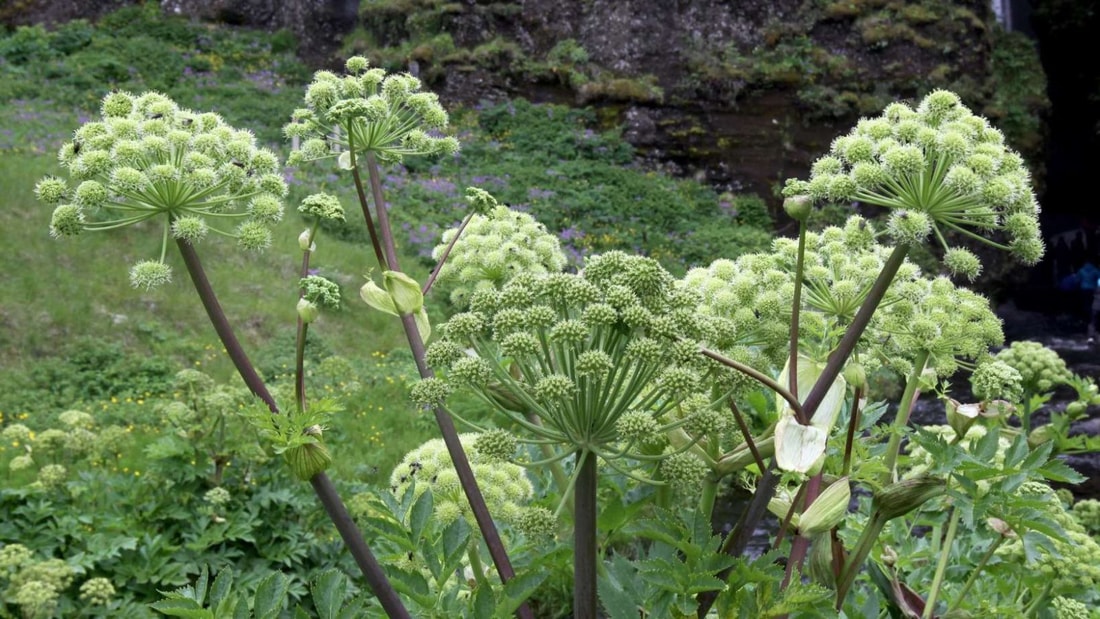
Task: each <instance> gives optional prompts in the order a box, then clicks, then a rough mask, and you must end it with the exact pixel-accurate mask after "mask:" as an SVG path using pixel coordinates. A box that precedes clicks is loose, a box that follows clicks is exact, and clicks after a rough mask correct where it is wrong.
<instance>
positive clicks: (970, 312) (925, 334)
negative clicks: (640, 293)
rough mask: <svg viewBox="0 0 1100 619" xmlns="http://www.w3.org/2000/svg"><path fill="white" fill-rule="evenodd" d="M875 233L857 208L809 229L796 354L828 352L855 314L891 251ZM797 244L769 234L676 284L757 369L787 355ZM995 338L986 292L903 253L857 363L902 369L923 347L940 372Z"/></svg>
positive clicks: (998, 337)
mask: <svg viewBox="0 0 1100 619" xmlns="http://www.w3.org/2000/svg"><path fill="white" fill-rule="evenodd" d="M877 234H878V233H877V232H876V230H875V229H874V227H873V226H872V225H871V224H870V223H869V222H867V221H865V220H863V219H862V218H861V217H851V218H849V220H848V222H847V223H846V224H845V226H844V227H843V228H840V227H829V228H826V229H824V230H822V231H821V232H820V233H812V232H811V233H807V235H806V253H805V265H804V270H803V278H802V283H803V295H802V307H801V309H800V311H799V317H800V320H799V345H800V347H801V352H802V354H804V355H806V356H808V357H809V358H811V359H816V360H819V361H823V360H824V359H826V358H827V356H828V354H829V353H830V352H831V351H832V350H833V348H834V347H835V346H836V344H837V341H838V340H839V337H840V335H841V334H842V332H843V329H844V327H845V326H846V325H847V324H848V323H849V322H851V319H852V317H853V316H855V313H856V311H857V310H858V309H859V306H860V305H861V304H862V303H863V299H864V298H865V297H866V296H867V292H868V291H869V290H870V288H871V285H872V284H873V282H874V280H875V278H876V276H877V275H878V273H879V271H881V270H882V266H883V264H884V263H885V261H886V259H887V257H888V255H889V254H890V252H891V251H892V248H890V247H886V246H883V245H879V244H878V243H876V242H875V237H876V236H877ZM797 251H798V245H797V241H795V240H793V239H786V238H780V239H776V240H775V242H774V243H773V247H772V252H771V253H767V254H746V255H744V256H741V257H740V258H738V259H737V260H735V261H732V260H717V261H715V262H713V263H711V265H710V266H709V267H706V268H697V269H692V270H691V271H689V272H688V273H687V275H686V276H685V277H684V279H683V280H682V282H681V284H680V285H681V286H682V287H684V288H686V289H689V290H692V291H695V292H698V293H699V294H700V295H701V296H702V297H703V303H702V304H701V306H700V312H701V313H704V314H707V315H713V316H720V317H723V318H726V319H729V320H730V321H731V322H732V324H733V327H734V333H733V337H732V342H733V345H732V348H731V350H732V351H733V353H731V355H732V356H735V357H740V359H739V360H743V359H744V358H746V357H748V354H746V353H745V351H746V350H748V351H755V353H756V354H757V355H758V359H759V360H760V361H763V362H764V364H763V365H759V366H757V367H761V368H764V369H768V368H770V369H774V368H778V367H781V366H782V365H783V363H785V361H786V358H787V356H788V354H789V350H788V346H789V339H788V338H789V335H790V332H789V329H790V319H791V309H790V308H791V305H792V303H793V300H794V276H795V275H794V274H795V261H796V259H797ZM1003 341H1004V335H1003V333H1002V330H1001V322H1000V320H999V319H998V318H997V316H996V315H995V314H994V313H993V311H992V310H991V309H990V307H989V302H988V301H987V300H986V299H985V298H984V297H982V296H981V295H978V294H976V293H974V292H971V291H969V290H966V289H964V288H959V287H957V286H955V285H954V284H953V283H952V282H951V281H950V280H949V279H947V278H945V277H939V278H935V279H929V278H926V277H923V276H922V275H921V272H920V269H918V268H917V267H916V266H915V265H913V264H911V263H909V262H906V263H904V264H902V266H901V268H899V270H898V273H897V275H896V276H895V278H894V280H893V281H892V283H891V284H890V288H889V289H888V290H887V293H886V296H885V298H884V299H883V302H882V304H881V306H880V308H879V311H878V312H876V313H875V316H874V318H873V319H872V322H871V325H870V327H869V328H868V330H867V333H866V334H865V336H864V338H863V339H862V340H861V342H860V344H859V347H858V348H857V352H859V353H860V359H861V360H862V361H863V365H864V370H865V371H874V369H875V368H876V367H878V365H879V364H880V363H881V364H888V365H889V366H890V367H892V368H893V369H895V370H896V371H898V372H900V373H902V374H908V372H909V370H910V369H911V365H912V361H913V359H914V357H915V355H916V354H917V353H918V352H920V351H925V352H928V353H929V355H930V358H929V362H928V363H929V365H930V366H931V367H933V368H934V369H935V370H936V373H937V374H938V375H940V376H948V375H950V374H952V373H953V372H954V371H955V370H956V369H957V368H958V363H959V360H960V359H969V360H977V359H980V358H981V357H982V356H984V355H986V354H988V349H989V347H990V346H994V345H998V344H1000V343H1001V342H1003ZM727 345H728V344H727ZM719 347H723V345H720V346H719ZM738 350H740V351H741V352H740V353H738V352H737V351H738ZM750 365H755V364H754V363H751V362H750Z"/></svg>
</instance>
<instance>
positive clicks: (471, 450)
mask: <svg viewBox="0 0 1100 619" xmlns="http://www.w3.org/2000/svg"><path fill="white" fill-rule="evenodd" d="M459 440H460V441H461V443H462V447H463V449H465V451H466V455H467V457H468V458H469V460H470V466H471V468H472V469H473V471H474V476H475V477H476V478H477V480H478V485H479V486H480V487H481V491H482V493H483V495H484V497H485V503H486V505H487V506H488V508H489V512H490V513H492V514H493V516H494V517H495V518H498V519H500V521H501V522H504V523H507V524H510V525H517V526H518V525H519V524H520V523H521V522H523V521H524V520H525V518H526V516H525V514H526V512H527V511H529V510H530V509H532V508H529V507H528V506H527V504H528V503H529V502H530V501H531V497H532V495H533V493H534V489H533V487H532V485H531V481H530V480H529V479H528V478H527V474H526V472H525V471H524V469H523V467H521V466H519V465H518V464H513V463H510V462H506V461H505V459H511V458H512V457H514V455H515V446H516V443H515V440H514V439H512V440H511V441H509V440H508V437H507V433H504V432H500V431H496V432H493V433H491V434H490V435H488V436H487V435H484V434H481V435H479V434H474V433H466V434H461V435H459ZM509 443H510V444H511V446H512V451H511V452H508V451H507V446H508V444H509ZM483 449H484V451H483ZM410 485H411V486H413V493H414V495H415V496H420V495H421V494H423V493H424V492H425V491H427V490H431V493H432V501H433V503H432V504H433V506H434V509H435V516H436V518H437V519H438V520H439V521H440V524H441V526H444V527H445V526H447V525H449V524H450V523H451V522H454V521H455V520H457V519H458V518H466V519H467V520H468V521H469V522H470V524H471V525H475V523H474V520H473V513H472V512H471V511H470V505H469V503H468V502H467V500H466V495H465V493H464V491H463V489H462V484H461V483H460V482H459V479H458V473H457V472H455V468H454V463H453V462H452V461H451V455H450V453H449V452H448V451H447V446H446V445H445V444H444V442H443V439H432V440H430V441H428V442H426V443H424V444H423V445H421V446H420V447H418V448H416V449H414V450H412V451H410V452H409V453H408V454H406V455H405V457H404V458H403V459H402V460H401V462H400V463H399V464H398V465H397V467H396V468H394V470H393V473H392V474H391V475H390V487H391V489H392V490H393V492H394V494H396V495H397V496H398V497H400V496H404V494H405V491H406V490H407V489H408V488H409V486H410Z"/></svg>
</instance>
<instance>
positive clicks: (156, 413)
mask: <svg viewBox="0 0 1100 619" xmlns="http://www.w3.org/2000/svg"><path fill="white" fill-rule="evenodd" d="M295 46H296V43H295V41H294V38H293V36H291V35H289V34H288V33H286V32H277V33H274V34H264V33H259V32H253V31H248V30H239V29H230V28H216V27H212V26H207V25H203V24H197V23H192V22H189V21H187V20H183V19H173V18H166V17H164V16H162V15H161V13H160V12H159V9H158V8H157V7H156V5H155V4H153V3H149V4H146V5H143V6H135V7H128V8H124V9H121V10H119V11H117V12H115V13H113V14H110V15H108V16H107V17H105V18H104V19H103V20H101V21H100V22H98V23H96V24H91V23H88V22H85V21H74V22H70V23H68V24H65V25H62V26H61V27H59V28H57V29H56V30H52V31H47V30H46V29H44V28H42V27H38V26H35V27H25V28H19V29H16V30H15V31H13V32H9V33H4V35H3V36H2V37H0V154H2V155H3V156H2V157H0V186H3V187H4V189H5V192H4V197H3V207H2V208H0V243H2V244H3V246H5V247H8V248H10V252H11V253H10V254H9V256H10V257H9V263H8V264H9V268H7V269H5V270H3V271H2V272H0V289H3V290H4V294H3V296H2V297H0V324H2V325H3V328H2V329H0V353H2V354H0V432H2V433H3V434H2V436H3V440H2V441H0V510H2V511H3V512H4V513H5V514H6V516H5V518H4V519H3V522H2V523H0V545H5V546H11V545H13V544H22V545H23V546H25V547H26V548H28V549H29V550H30V551H31V553H32V555H31V557H30V558H29V559H26V560H25V561H24V562H23V563H18V564H17V563H12V562H10V561H9V562H7V563H5V562H4V561H3V560H0V616H14V615H13V613H20V612H21V613H23V614H24V615H26V616H48V615H49V614H51V613H54V614H59V615H61V616H115V617H130V616H134V617H141V616H150V615H151V614H152V612H151V610H149V609H148V608H147V607H146V606H144V604H147V603H148V602H151V601H154V600H156V599H158V598H159V595H158V594H157V591H158V590H166V589H171V588H175V587H178V586H181V585H183V584H185V583H188V582H191V581H192V580H193V579H194V578H195V577H196V576H197V575H198V574H199V573H200V572H201V570H202V569H204V568H206V567H208V566H209V568H210V570H211V573H214V572H216V571H217V570H218V569H219V568H220V567H223V566H226V565H230V564H232V566H233V567H234V570H235V571H236V573H237V583H238V585H242V586H244V587H245V588H246V589H247V588H255V587H256V586H257V585H258V583H259V582H260V581H261V580H262V579H263V578H264V577H265V576H266V575H267V574H269V573H271V572H272V571H274V570H281V571H284V572H286V573H296V574H298V575H299V576H298V577H295V579H294V580H293V581H292V582H291V585H290V594H291V597H292V599H303V598H304V596H305V593H306V583H305V580H304V578H305V577H306V576H307V575H309V574H314V573H317V571H318V570H320V569H323V568H326V567H331V566H334V565H338V564H339V563H340V561H341V560H342V559H341V557H343V554H342V553H341V551H340V550H339V547H338V543H337V541H336V539H335V536H334V532H333V531H331V530H330V529H329V527H328V524H327V521H325V520H324V517H323V515H322V514H321V512H320V510H318V509H317V508H316V507H315V504H314V502H313V498H312V497H311V496H310V493H309V490H308V488H307V487H306V486H305V485H304V484H293V483H291V482H289V481H288V479H287V476H286V471H285V470H284V468H283V467H282V464H281V461H279V460H274V461H272V460H271V459H270V454H264V453H263V452H262V450H259V449H258V448H257V447H256V445H257V440H256V437H255V435H254V433H253V431H252V430H251V429H250V428H249V427H248V426H247V425H245V424H244V422H243V421H241V420H240V416H239V414H238V413H239V410H240V408H241V407H244V406H247V402H248V399H247V398H246V397H245V396H244V393H243V392H242V388H241V386H240V385H239V383H238V380H237V378H236V377H235V374H234V372H233V369H232V367H231V365H230V364H229V363H228V362H227V361H226V360H225V358H224V355H223V351H222V350H221V346H220V345H219V344H217V340H216V338H215V336H214V334H213V332H212V331H211V330H210V328H209V326H208V324H207V323H206V318H205V316H204V315H203V313H202V312H201V311H200V307H199V305H198V301H197V299H195V298H194V295H193V293H192V291H191V286H190V284H189V282H187V281H185V280H184V278H185V277H186V276H185V275H184V273H185V271H184V270H183V269H182V268H177V269H176V273H177V274H178V275H177V281H174V282H173V283H172V284H171V285H168V286H164V287H161V288H158V289H157V290H155V291H152V292H145V291H135V290H132V289H129V287H128V286H127V285H126V281H127V279H126V265H127V264H130V263H131V262H132V261H133V260H132V258H133V256H135V255H148V254H149V253H150V252H152V251H154V247H153V246H152V245H151V243H152V241H147V240H146V239H142V238H141V237H140V235H125V236H115V235H88V236H82V237H80V238H78V239H75V240H72V241H69V242H60V241H56V240H54V239H51V238H50V237H49V235H48V232H47V225H48V221H49V216H50V215H49V209H48V208H46V207H44V206H42V205H40V204H38V203H36V201H35V199H34V195H33V188H34V184H35V182H36V181H37V179H39V178H41V177H42V176H43V175H46V174H52V173H58V172H59V171H60V168H59V166H58V165H57V163H56V161H55V159H54V153H55V152H56V149H57V148H58V147H59V146H60V144H61V142H63V141H64V140H66V139H67V136H68V134H69V132H71V131H72V130H74V129H75V128H76V127H77V126H78V125H79V123H80V122H83V121H84V120H86V119H87V118H89V117H90V116H91V115H92V114H94V113H95V112H96V108H97V106H98V102H99V100H100V99H101V98H102V96H103V95H104V94H106V93H107V92H109V91H111V90H113V89H120V90H128V91H131V92H141V91H144V90H158V91H162V92H164V93H166V94H168V95H169V96H171V97H173V98H174V99H175V100H176V101H178V102H179V103H180V104H181V105H184V106H191V107H194V108H196V109H202V110H211V111H216V112H218V113H220V114H222V115H223V116H224V117H225V118H226V119H227V120H228V121H229V122H230V123H231V124H232V125H234V126H236V127H240V128H248V129H251V130H252V131H254V132H255V133H256V134H257V136H258V137H259V138H260V140H261V141H263V142H265V143H267V144H269V145H271V146H273V147H275V148H276V149H277V150H279V151H281V152H283V153H286V152H287V149H288V145H287V144H285V143H283V142H282V140H281V135H280V127H281V125H282V124H283V123H284V122H285V120H286V119H288V118H289V116H290V113H291V111H292V110H293V109H294V108H295V107H296V106H298V105H300V103H299V102H300V100H301V96H302V92H303V89H304V85H305V83H306V81H307V80H308V79H309V78H310V72H309V71H308V70H307V69H306V67H305V66H303V65H302V64H301V63H300V62H299V61H298V60H297V59H296V58H295V55H294V51H295ZM453 125H454V126H455V127H457V131H458V132H459V138H460V140H461V141H462V143H463V146H464V149H463V151H462V152H461V153H460V154H459V155H458V156H457V157H455V158H453V159H448V160H446V161H442V162H435V163H433V164H430V165H429V164H427V163H423V162H417V161H409V162H408V163H407V165H406V166H405V167H398V168H396V169H394V170H392V173H391V174H390V175H389V176H388V177H387V178H386V180H385V182H386V184H387V189H388V194H389V195H391V196H394V204H393V212H394V216H395V218H396V220H397V221H398V222H399V225H400V226H401V230H402V232H403V237H402V238H401V239H399V241H400V242H401V248H400V249H401V251H402V252H403V253H404V254H405V255H406V256H407V258H409V261H408V262H409V264H410V267H411V268H410V270H411V271H412V274H413V275H414V276H417V277H418V278H420V279H423V276H424V275H425V274H426V272H427V269H428V268H429V267H430V263H429V261H428V260H427V257H428V255H429V254H430V252H431V249H432V247H433V246H434V245H435V243H436V242H437V239H438V237H439V235H440V233H441V232H442V230H443V229H445V228H446V227H448V226H451V225H453V224H454V223H456V222H457V221H458V220H459V219H460V218H461V216H462V211H461V209H462V208H465V204H464V203H463V201H462V200H461V195H462V193H463V190H464V187H465V186H466V185H476V186H480V187H482V188H485V189H487V190H489V191H491V192H493V193H494V194H495V195H496V196H497V197H498V198H500V199H501V200H502V201H505V202H508V203H509V204H511V205H512V206H513V208H516V209H519V210H527V211H530V212H531V213H532V214H534V215H535V216H536V217H537V218H539V219H540V220H541V221H543V222H544V223H546V224H547V225H548V226H549V227H550V228H551V229H552V230H554V231H556V232H558V233H559V234H560V238H561V240H562V242H563V244H564V246H565V247H566V248H567V250H568V251H569V253H570V255H571V256H572V259H573V260H574V263H575V264H577V263H579V261H580V256H581V255H582V254H585V253H588V252H592V251H603V250H607V249H613V248H622V249H629V250H631V251H637V252H643V253H649V254H650V255H653V256H654V257H657V258H659V259H660V260H662V262H664V263H665V264H666V265H667V266H668V267H669V268H671V269H673V270H675V271H678V272H683V271H684V270H685V269H686V268H687V267H690V266H693V265H696V264H700V263H702V262H703V261H704V260H709V259H710V258H711V257H712V256H715V255H724V256H728V257H735V256H736V255H738V254H740V253H743V252H745V251H750V250H755V249H760V248H761V247H763V246H765V245H766V243H768V242H769V239H770V236H771V232H770V230H771V222H770V220H769V219H768V216H767V212H766V208H765V206H764V203H763V201H761V200H760V199H759V198H757V197H755V196H732V195H722V196H719V195H717V194H716V193H715V192H714V191H713V190H712V189H710V188H708V187H707V186H705V185H702V184H700V183H697V182H694V181H686V180H676V179H672V178H669V177H667V176H664V175H661V174H658V173H655V172H651V171H647V170H645V169H643V168H641V167H638V166H636V165H635V164H634V163H633V152H632V149H631V147H630V146H629V145H628V144H627V143H626V142H625V141H623V140H622V139H621V137H620V135H619V132H618V130H617V129H615V128H613V129H611V130H600V129H599V128H597V127H596V124H595V117H594V115H593V113H592V112H591V111H588V110H583V109H582V110H574V109H568V108H564V107H557V106H539V105H532V104H530V103H528V102H526V101H522V100H517V101H514V102H510V103H507V104H503V105H492V106H490V105H483V106H479V107H477V108H471V109H462V110H454V122H453ZM330 163H331V162H330ZM313 165H316V166H318V167H313V168H310V169H290V168H288V169H286V171H285V174H286V177H287V179H288V181H289V182H290V184H291V191H292V195H291V200H290V201H289V204H290V206H291V210H292V209H293V207H294V205H295V204H296V201H297V199H300V198H301V197H303V196H305V195H307V194H308V193H311V192H314V191H317V190H326V191H332V192H337V193H338V194H340V195H342V197H344V198H345V200H344V202H345V205H347V206H350V205H352V204H353V201H352V199H351V196H350V194H347V193H343V192H346V190H345V189H344V188H342V187H336V186H333V183H334V181H335V176H334V175H328V174H327V172H326V170H325V169H324V168H323V167H320V164H313ZM360 218H361V215H359V214H357V213H355V212H349V223H348V225H346V226H341V227H335V228H331V229H329V230H327V231H326V232H328V234H327V235H326V236H324V237H323V239H322V241H321V251H320V252H319V253H318V257H317V260H316V263H315V264H316V266H317V267H318V269H319V270H320V273H321V274H323V275H326V276H328V277H330V278H331V279H333V280H334V281H337V282H338V283H339V284H340V285H341V286H342V288H343V292H344V297H345V301H346V303H345V305H344V308H343V309H342V310H341V311H339V312H336V313H334V314H329V315H326V317H325V318H324V319H323V320H322V321H321V323H320V324H319V327H318V328H315V329H313V330H312V331H311V340H310V344H309V348H308V351H307V356H308V362H307V363H308V366H307V367H308V368H309V380H310V382H311V389H312V390H313V392H314V393H320V394H324V395H326V396H329V397H332V398H334V399H335V400H336V402H337V404H338V405H339V407H340V408H341V412H340V413H339V414H338V417H337V419H335V420H334V423H333V426H334V429H333V430H332V431H331V433H330V434H329V433H327V434H326V436H331V438H330V440H329V443H330V445H331V447H332V450H333V452H334V454H335V457H336V462H335V466H334V469H333V471H332V473H333V477H334V478H335V479H336V480H338V481H339V483H341V484H342V486H343V489H344V490H345V491H347V492H348V493H349V494H351V495H354V494H357V493H363V492H365V491H366V490H368V489H370V488H373V487H378V486H385V485H387V484H388V478H389V474H390V470H391V468H392V466H394V464H395V463H397V462H398V461H399V460H400V457H401V455H403V454H404V453H405V452H406V451H408V450H409V449H411V448H412V447H414V446H416V445H418V444H420V443H421V442H422V441H424V440H426V439H427V438H429V437H432V436H434V434H435V433H434V425H433V424H432V423H431V422H430V420H428V419H426V418H424V417H422V416H421V415H420V414H419V413H418V412H416V411H415V410H414V409H413V407H412V405H411V404H409V403H407V398H406V383H407V382H408V381H409V380H411V378H412V376H413V375H414V374H415V372H414V369H413V366H412V363H411V358H410V357H408V355H407V354H403V353H402V352H393V351H395V350H396V351H401V350H403V348H402V346H403V334H402V333H401V332H400V330H399V328H398V326H397V325H396V323H395V322H393V321H390V320H388V319H387V318H388V317H386V316H384V315H382V314H380V313H378V312H371V311H369V309H368V308H367V307H366V306H365V305H363V304H362V303H360V302H359V300H358V298H357V297H358V294H357V290H358V287H359V286H360V285H361V284H362V282H363V281H364V275H365V271H366V268H365V266H364V265H367V264H369V263H370V260H369V258H370V256H369V255H368V251H369V250H368V249H367V248H366V246H365V245H363V243H362V242H363V241H364V239H363V238H362V237H361V236H360V235H361V230H362V229H363V225H362V221H361V219H360ZM287 219H288V220H289V221H284V222H283V224H281V226H280V227H279V228H278V229H277V232H276V238H275V243H274V246H273V247H272V248H271V250H270V251H268V252H267V253H265V254H263V255H260V256H258V257H250V258H248V259H246V258H244V257H241V256H240V254H239V253H236V252H232V251H229V250H228V249H226V250H224V251H223V248H220V247H219V245H218V243H216V242H212V243H210V244H209V246H208V247H204V248H203V252H204V256H205V262H206V264H207V269H208V271H209V273H210V276H211V279H212V281H213V282H214V285H215V287H216V288H217V289H218V290H219V291H221V293H222V294H221V298H222V301H223V304H224V306H225V309H226V312H227V314H228V315H229V316H230V318H231V319H232V320H234V321H235V322H236V323H237V324H239V325H241V327H242V332H241V335H242V337H243V339H244V340H245V343H246V345H247V346H248V349H249V350H250V351H251V354H252V356H253V358H254V360H255V361H256V363H257V365H258V367H259V368H260V370H261V371H262V372H263V373H264V374H265V375H266V376H267V377H268V378H269V379H271V380H272V381H273V382H274V384H275V385H276V387H277V388H278V387H280V386H281V387H282V388H289V385H288V383H289V380H287V379H286V376H285V373H286V371H287V370H288V369H289V368H290V367H291V366H292V362H293V347H292V343H293V323H294V320H295V313H294V312H295V310H294V303H295V301H296V294H297V289H296V275H295V269H296V259H295V258H294V257H293V256H294V254H295V253H296V252H297V238H298V234H299V232H300V231H301V228H302V225H301V222H300V221H299V219H298V216H297V215H296V214H294V213H293V212H292V213H291V214H290V215H288V217H287ZM178 266H179V265H177V267H178ZM442 299H443V297H442V296H441V297H440V300H442ZM439 305H440V304H439V303H436V306H437V311H441V310H439V309H438V307H439ZM182 370H189V371H199V372H202V375H198V374H194V373H193V372H191V373H187V372H185V373H183V374H181V373H180V372H181V371H182ZM196 381H198V382H196ZM199 383H201V384H203V385H206V387H204V390H205V391H207V392H209V394H208V395H203V396H200V395H198V391H196V389H195V385H196V384H199ZM211 385H216V387H210V386H211ZM74 410H77V411H81V412H83V413H88V414H89V415H91V417H90V419H84V418H83V417H80V416H76V417H74V415H73V414H72V413H71V411H74ZM67 411H68V412H67ZM63 413H64V414H63ZM77 417H79V418H80V419H82V421H78V422H75V423H70V422H71V421H72V420H73V419H75V418H77ZM217 489H223V490H225V491H226V493H227V494H225V495H223V494H221V492H220V490H217ZM212 491H215V492H213V493H212ZM2 553H3V551H2V550H0V554H2ZM345 567H346V566H345ZM51 570H52V571H51ZM47 573H49V574H52V575H51V576H49V577H47V576H44V575H43V574H47ZM560 576H561V577H562V578H563V579H567V578H568V574H562V575H560ZM97 577H105V578H108V579H109V580H110V581H111V582H112V583H113V587H114V588H115V595H113V596H109V601H106V602H104V603H103V604H98V605H97V604H93V603H91V602H90V601H89V600H91V598H88V597H87V596H85V597H83V598H82V597H81V596H82V593H81V591H82V590H81V587H82V586H83V585H84V583H87V582H88V581H90V580H91V579H93V578H97ZM28 579H41V582H44V583H47V584H48V585H49V587H50V590H52V591H54V593H56V599H55V600H54V601H53V602H52V604H53V605H52V606H51V605H50V604H46V605H44V606H42V607H41V608H39V607H35V606H33V605H30V603H29V602H28V601H27V600H26V599H24V598H22V597H20V594H19V591H20V590H21V589H20V587H21V586H22V585H23V584H25V583H26V582H27V580H28ZM559 585H560V586H561V587H562V588H563V589H564V585H563V584H561V583H559Z"/></svg>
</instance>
